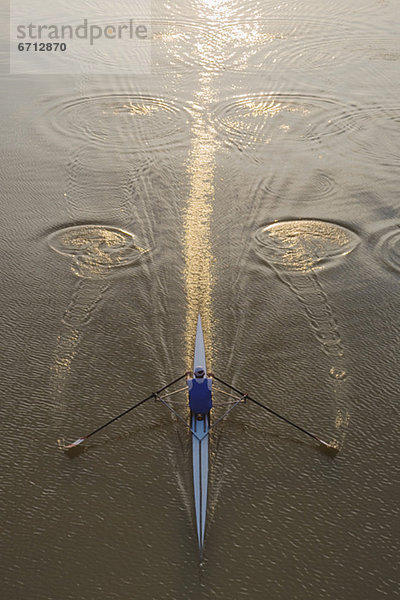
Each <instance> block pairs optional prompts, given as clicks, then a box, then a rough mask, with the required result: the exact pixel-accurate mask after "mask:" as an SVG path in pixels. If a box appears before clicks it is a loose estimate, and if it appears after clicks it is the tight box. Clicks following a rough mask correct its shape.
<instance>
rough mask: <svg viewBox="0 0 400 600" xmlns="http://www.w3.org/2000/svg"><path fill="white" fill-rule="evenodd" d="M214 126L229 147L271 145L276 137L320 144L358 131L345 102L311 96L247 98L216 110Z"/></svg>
mask: <svg viewBox="0 0 400 600" xmlns="http://www.w3.org/2000/svg"><path fill="white" fill-rule="evenodd" d="M213 122H214V126H215V128H216V130H217V132H218V134H219V136H220V137H222V138H223V140H224V141H225V143H227V144H228V145H232V144H233V145H236V146H239V147H246V146H258V145H265V144H268V143H269V142H270V141H271V140H272V139H273V138H274V137H275V136H276V135H278V134H279V139H280V140H282V139H283V136H286V135H287V136H288V137H289V138H291V139H295V140H304V139H309V140H313V141H315V140H318V139H320V138H322V137H327V136H333V135H340V134H343V133H345V132H346V131H348V130H353V129H356V128H357V123H356V121H355V119H354V117H353V113H352V111H351V110H350V109H349V108H348V107H347V106H346V105H345V104H342V103H341V102H338V101H336V100H333V99H329V98H323V97H318V96H311V95H296V94H292V95H284V94H257V95H244V96H239V97H236V98H231V99H230V100H228V101H224V102H220V103H218V104H216V105H215V106H214V117H213Z"/></svg>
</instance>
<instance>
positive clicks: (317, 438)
mask: <svg viewBox="0 0 400 600" xmlns="http://www.w3.org/2000/svg"><path fill="white" fill-rule="evenodd" d="M213 377H214V379H216V380H217V381H219V382H220V383H222V384H223V385H226V387H228V388H230V389H231V390H233V391H234V392H236V393H237V394H240V395H241V396H246V398H247V400H250V401H251V402H254V404H257V405H258V406H260V407H261V408H264V409H265V410H267V411H268V412H269V413H271V414H272V415H274V416H275V417H278V419H281V420H282V421H285V423H288V424H289V425H292V426H293V427H295V428H296V429H298V430H299V431H302V432H303V433H305V434H306V435H308V436H310V437H311V438H313V439H314V440H316V441H317V442H322V443H324V444H325V443H326V442H323V440H321V439H320V438H319V437H317V436H316V435H314V434H313V433H310V432H309V431H307V430H306V429H304V428H303V427H301V426H300V425H297V424H296V423H293V421H290V420H289V419H287V418H286V417H284V416H282V415H280V414H279V413H277V412H276V411H274V410H273V409H272V408H269V406H266V405H265V404H262V403H261V402H259V401H258V400H255V399H254V398H251V397H250V396H249V395H248V394H245V393H244V392H241V391H240V390H238V389H237V388H235V387H234V386H233V385H230V384H229V383H226V381H223V380H222V379H219V377H217V376H216V375H213Z"/></svg>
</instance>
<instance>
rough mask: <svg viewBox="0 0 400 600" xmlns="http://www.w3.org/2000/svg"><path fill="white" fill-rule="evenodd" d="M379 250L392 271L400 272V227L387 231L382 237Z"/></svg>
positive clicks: (378, 246)
mask: <svg viewBox="0 0 400 600" xmlns="http://www.w3.org/2000/svg"><path fill="white" fill-rule="evenodd" d="M377 250H378V252H379V254H380V256H381V258H382V259H383V260H384V262H385V263H386V265H387V266H388V267H390V269H392V270H394V271H397V272H399V271H400V225H397V227H395V228H391V229H389V230H387V231H386V232H385V233H384V234H383V235H382V237H381V238H380V240H379V242H378V245H377Z"/></svg>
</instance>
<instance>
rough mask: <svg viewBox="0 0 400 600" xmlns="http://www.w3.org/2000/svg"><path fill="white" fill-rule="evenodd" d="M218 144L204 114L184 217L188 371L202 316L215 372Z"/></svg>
mask: <svg viewBox="0 0 400 600" xmlns="http://www.w3.org/2000/svg"><path fill="white" fill-rule="evenodd" d="M201 83H202V84H203V85H200V90H199V92H198V94H197V97H198V99H199V100H200V99H203V102H204V101H205V102H207V100H208V101H210V100H209V99H210V97H211V96H212V94H211V90H210V89H209V88H208V84H209V81H208V78H205V79H202V80H201ZM216 147H217V142H216V139H215V134H214V132H212V131H210V129H209V127H208V125H207V123H206V121H205V119H204V116H203V114H202V113H198V114H197V115H196V116H195V118H194V124H193V129H192V141H191V148H190V153H189V159H188V163H187V173H188V176H189V185H190V191H189V197H188V200H187V205H186V209H185V213H184V253H185V286H186V297H187V305H188V308H187V324H188V326H187V329H186V357H187V364H188V368H191V363H192V359H193V341H194V337H195V332H196V323H197V315H198V313H200V314H201V317H202V322H203V330H204V338H205V346H206V356H207V362H208V364H207V367H208V369H210V368H211V362H212V343H211V290H212V263H213V257H212V251H211V241H210V227H211V218H212V202H213V199H214V173H215V152H216Z"/></svg>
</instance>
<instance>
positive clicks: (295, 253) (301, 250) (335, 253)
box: [255, 219, 360, 271]
mask: <svg viewBox="0 0 400 600" xmlns="http://www.w3.org/2000/svg"><path fill="white" fill-rule="evenodd" d="M255 238H256V241H257V243H258V244H259V249H258V251H259V253H260V254H261V255H262V257H263V258H264V259H265V260H266V261H267V262H270V263H273V264H274V265H278V266H279V267H281V268H283V269H286V270H291V271H307V270H309V269H312V268H315V267H318V266H321V265H322V264H323V263H327V262H328V261H331V260H333V259H335V258H338V257H340V256H343V255H345V254H348V253H349V252H351V251H352V250H354V248H355V247H356V246H357V245H358V243H359V241H360V240H359V238H358V236H357V235H356V234H355V233H354V232H353V231H350V230H349V229H347V228H345V227H342V226H341V225H337V224H336V223H329V222H327V221H317V220H314V219H304V220H296V221H279V222H276V223H272V224H270V225H267V226H265V227H262V228H260V229H259V230H258V231H257V233H256V235H255Z"/></svg>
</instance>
